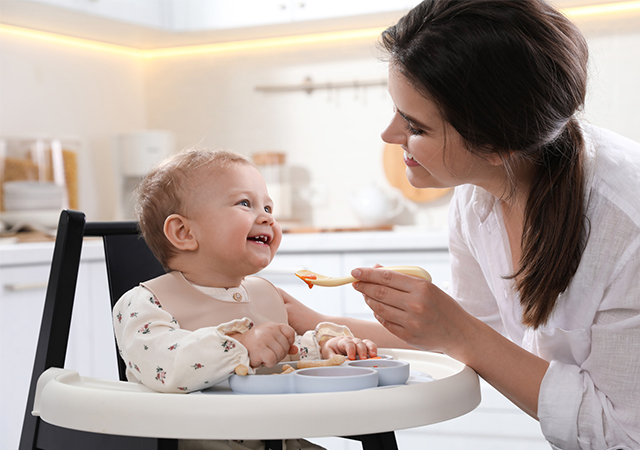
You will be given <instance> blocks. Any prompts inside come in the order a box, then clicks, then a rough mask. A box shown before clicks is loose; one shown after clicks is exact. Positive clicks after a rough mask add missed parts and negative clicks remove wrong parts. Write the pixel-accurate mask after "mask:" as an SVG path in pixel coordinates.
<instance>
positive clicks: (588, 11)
mask: <svg viewBox="0 0 640 450" xmlns="http://www.w3.org/2000/svg"><path fill="white" fill-rule="evenodd" d="M630 11H640V1H631V2H619V3H609V4H601V5H590V6H576V7H574V8H567V9H564V10H563V12H564V13H565V14H567V15H568V16H570V17H580V16H593V15H597V14H610V13H621V12H630Z"/></svg>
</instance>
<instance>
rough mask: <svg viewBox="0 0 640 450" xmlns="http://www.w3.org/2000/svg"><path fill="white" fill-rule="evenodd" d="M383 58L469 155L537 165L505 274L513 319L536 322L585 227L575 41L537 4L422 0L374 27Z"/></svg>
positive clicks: (582, 74)
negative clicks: (385, 25) (516, 304)
mask: <svg viewBox="0 0 640 450" xmlns="http://www.w3.org/2000/svg"><path fill="white" fill-rule="evenodd" d="M382 46H383V47H384V49H385V50H386V51H387V52H388V53H389V55H390V63H391V64H393V65H394V67H395V68H397V69H398V70H400V71H401V72H402V73H403V75H404V76H406V77H407V78H408V79H409V80H410V82H411V83H412V84H413V86H414V87H415V88H416V89H417V90H419V91H421V92H422V93H423V94H424V95H425V96H426V97H427V98H429V99H431V100H433V101H435V103H436V104H437V105H438V107H439V108H440V111H441V113H442V115H443V118H444V120H446V121H447V122H448V123H450V124H451V125H452V126H453V127H454V128H455V129H456V131H458V133H460V135H461V136H462V138H463V139H464V140H465V141H466V144H467V145H468V148H469V149H470V151H472V152H475V153H478V154H481V155H487V154H489V153H497V154H498V155H500V156H501V157H502V159H503V161H504V167H505V170H506V173H507V176H508V179H509V183H510V186H508V187H509V188H510V189H511V192H513V190H514V189H515V183H516V180H515V179H514V175H513V173H514V171H513V166H512V165H513V164H517V163H518V161H522V159H526V160H528V161H534V162H535V163H536V167H537V173H536V176H535V180H534V182H533V185H532V186H531V190H530V192H529V196H528V201H527V204H526V209H525V213H524V232H523V236H522V242H521V246H522V248H521V250H522V258H521V260H520V266H519V267H518V268H517V269H516V272H515V273H514V274H511V275H510V277H511V278H515V280H516V288H517V290H518V292H519V294H520V303H521V306H522V310H523V312H522V322H523V323H524V324H525V325H527V326H531V327H534V328H537V327H539V326H541V325H543V324H545V323H546V322H547V320H548V319H549V317H550V315H551V313H552V312H553V309H554V307H555V305H556V302H557V300H558V296H559V295H560V294H561V293H562V292H563V291H564V290H565V289H566V288H567V286H568V284H569V282H570V280H571V278H572V277H573V275H574V274H575V272H576V270H577V268H578V265H579V263H580V259H581V257H582V252H583V250H584V246H585V244H586V240H587V235H588V228H587V227H588V224H587V221H586V219H585V208H586V200H585V198H584V196H585V187H584V182H585V173H584V164H583V157H584V155H583V153H584V140H583V137H582V133H581V130H580V127H579V124H578V122H577V120H576V118H575V117H574V113H575V112H576V111H577V110H579V109H581V108H582V106H583V104H584V99H585V95H586V84H587V57H588V51H587V45H586V42H585V40H584V37H583V36H582V34H581V33H580V32H579V31H578V30H577V28H576V27H575V26H574V25H573V24H572V23H571V22H570V21H569V20H568V19H567V18H565V17H564V16H563V15H562V14H561V13H559V12H558V11H556V10H555V9H553V8H552V7H550V6H549V5H547V4H546V3H544V2H543V1H541V0H425V1H423V2H422V3H420V4H419V5H418V6H416V7H415V8H414V9H413V10H411V11H410V12H409V13H408V14H407V15H406V16H405V17H403V18H402V19H400V21H399V22H398V23H397V24H396V25H395V26H392V27H390V28H389V29H387V30H386V31H385V32H384V33H383V34H382Z"/></svg>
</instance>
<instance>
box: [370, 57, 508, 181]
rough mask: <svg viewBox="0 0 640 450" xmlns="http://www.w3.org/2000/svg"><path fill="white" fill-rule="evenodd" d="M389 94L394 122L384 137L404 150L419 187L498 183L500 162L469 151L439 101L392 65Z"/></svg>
mask: <svg viewBox="0 0 640 450" xmlns="http://www.w3.org/2000/svg"><path fill="white" fill-rule="evenodd" d="M389 93H390V94H391V98H392V100H393V104H394V113H393V117H392V119H391V123H389V125H388V126H387V128H386V129H385V130H384V131H383V132H382V139H383V140H384V141H385V142H387V143H390V144H397V145H400V146H401V147H402V149H403V150H404V162H405V164H406V166H407V168H406V174H407V178H408V179H409V182H410V183H411V184H412V185H413V186H415V187H417V188H447V187H454V186H458V185H461V184H467V183H471V184H476V185H478V186H482V187H485V188H489V186H488V185H487V184H493V183H495V176H496V175H497V173H498V172H497V171H496V169H497V165H499V162H500V161H499V160H498V161H493V162H491V161H489V160H487V159H485V158H481V157H480V156H478V155H475V154H473V153H472V152H470V151H468V150H467V149H466V147H465V144H464V141H463V139H462V137H461V136H460V134H459V133H458V132H457V131H456V130H455V129H454V128H453V127H452V126H451V125H450V124H449V123H447V122H445V121H444V120H443V119H442V116H441V115H440V111H439V110H438V107H437V106H436V104H435V103H434V102H433V101H431V100H429V99H428V98H426V97H424V96H423V95H422V94H421V93H420V92H418V91H417V90H416V89H415V88H414V87H413V86H412V85H411V84H410V83H409V80H408V79H407V78H406V77H405V76H404V75H403V74H402V73H400V71H399V70H397V69H396V68H394V67H393V64H392V65H390V68H389Z"/></svg>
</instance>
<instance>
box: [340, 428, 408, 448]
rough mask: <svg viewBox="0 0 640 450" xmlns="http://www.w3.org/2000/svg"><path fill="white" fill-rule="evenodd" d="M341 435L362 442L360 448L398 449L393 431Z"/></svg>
mask: <svg viewBox="0 0 640 450" xmlns="http://www.w3.org/2000/svg"><path fill="white" fill-rule="evenodd" d="M343 437H344V438H345V439H353V440H355V441H360V442H362V450H398V443H397V442H396V435H395V433H394V432H393V431H387V432H386V433H375V434H361V435H356V436H343Z"/></svg>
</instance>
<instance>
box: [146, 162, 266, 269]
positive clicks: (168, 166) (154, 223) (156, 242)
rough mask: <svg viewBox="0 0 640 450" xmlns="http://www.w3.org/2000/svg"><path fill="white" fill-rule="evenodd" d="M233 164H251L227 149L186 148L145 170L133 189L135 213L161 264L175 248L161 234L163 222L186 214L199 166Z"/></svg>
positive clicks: (166, 262)
mask: <svg viewBox="0 0 640 450" xmlns="http://www.w3.org/2000/svg"><path fill="white" fill-rule="evenodd" d="M234 164H246V165H251V166H254V164H253V162H252V161H251V160H250V159H248V158H247V157H245V156H243V155H241V154H239V153H235V152H231V151H228V150H206V149H187V150H183V151H181V152H180V153H177V154H176V155H173V156H171V157H170V158H168V159H166V160H165V161H163V162H162V163H160V164H159V165H158V166H156V167H155V168H153V169H151V170H150V171H149V173H147V175H146V176H145V177H144V179H143V180H142V181H141V182H140V184H139V185H138V186H137V188H136V191H135V197H136V209H135V214H136V218H137V220H138V223H139V224H140V231H141V232H142V235H143V237H144V239H145V241H146V242H147V245H148V246H149V248H150V249H151V251H152V252H153V254H154V255H155V256H156V258H157V259H158V261H160V263H161V264H162V265H163V267H164V268H165V269H167V270H169V261H170V260H171V258H172V257H173V256H175V255H176V253H177V252H178V250H177V249H176V248H175V247H174V246H173V245H172V244H171V242H169V240H168V239H167V237H166V236H165V234H164V222H165V220H166V218H167V217H168V216H170V215H171V214H180V215H182V216H185V217H189V216H190V214H193V211H190V210H189V208H190V202H189V198H190V196H193V195H194V193H195V191H196V190H197V189H198V186H197V183H196V181H197V180H198V177H199V176H200V172H201V171H202V169H210V170H215V171H223V170H225V169H227V168H229V167H230V166H232V165H234Z"/></svg>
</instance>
